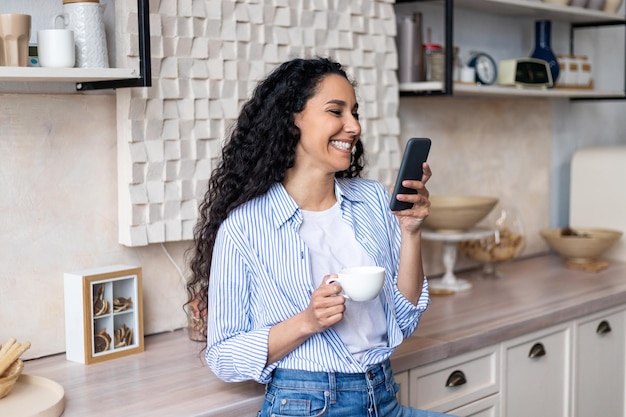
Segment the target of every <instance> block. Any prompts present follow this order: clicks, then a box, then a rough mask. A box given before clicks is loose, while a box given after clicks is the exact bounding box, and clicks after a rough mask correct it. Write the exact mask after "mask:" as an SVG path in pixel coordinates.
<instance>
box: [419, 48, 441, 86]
mask: <svg viewBox="0 0 626 417" xmlns="http://www.w3.org/2000/svg"><path fill="white" fill-rule="evenodd" d="M424 62H425V63H426V81H441V82H443V79H444V74H445V53H444V49H443V46H441V45H439V44H436V43H427V44H425V45H424Z"/></svg>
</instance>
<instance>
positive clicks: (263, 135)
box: [185, 58, 364, 338]
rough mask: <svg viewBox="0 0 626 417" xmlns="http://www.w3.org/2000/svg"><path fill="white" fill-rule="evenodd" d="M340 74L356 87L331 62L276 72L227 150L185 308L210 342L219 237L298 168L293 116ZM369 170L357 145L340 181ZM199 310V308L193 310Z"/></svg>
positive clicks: (206, 208)
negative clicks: (242, 209)
mask: <svg viewBox="0 0 626 417" xmlns="http://www.w3.org/2000/svg"><path fill="white" fill-rule="evenodd" d="M330 74H337V75H340V76H342V77H344V78H346V79H347V80H348V81H350V82H351V83H352V85H354V82H352V81H351V80H350V79H349V78H348V76H347V75H346V72H345V71H344V70H343V68H342V66H341V64H339V63H338V62H335V61H333V60H331V59H328V58H311V59H301V58H297V59H293V60H291V61H287V62H285V63H283V64H281V65H280V66H278V67H277V68H276V69H274V70H273V71H272V72H271V73H270V74H269V75H268V76H267V77H266V78H265V79H264V80H262V81H261V82H260V83H259V84H258V85H257V86H256V88H255V89H254V92H253V94H252V97H251V98H250V99H249V100H248V101H247V102H246V103H245V104H244V105H243V107H242V109H241V112H240V114H239V117H238V119H237V121H236V124H235V125H234V127H233V129H232V130H231V132H230V135H229V138H228V140H227V142H226V143H225V145H224V147H223V148H222V154H221V158H220V161H219V163H218V165H217V167H216V169H215V170H214V171H213V172H212V174H211V178H210V179H209V184H208V190H207V192H206V194H205V195H204V199H203V201H202V203H201V204H200V207H199V219H198V223H197V224H196V226H195V229H194V243H195V244H194V246H193V247H192V248H190V250H191V251H193V254H192V258H191V262H190V268H191V273H192V275H191V277H190V279H189V280H188V281H187V288H186V289H187V293H188V297H189V298H188V301H187V302H186V303H185V306H186V307H190V306H191V307H193V309H194V310H195V311H196V312H199V314H198V317H195V318H194V319H195V320H196V323H195V324H196V326H194V328H195V329H196V330H198V331H200V332H202V335H203V336H204V338H206V320H207V315H206V309H207V298H208V284H209V271H210V267H211V259H212V257H213V245H214V243H215V238H216V235H217V231H218V229H219V227H220V225H221V223H222V222H223V221H224V219H226V217H227V216H228V214H229V213H230V212H231V211H232V210H234V209H235V208H237V207H238V206H240V205H242V204H243V203H245V202H246V201H248V200H251V199H253V198H255V197H258V196H260V195H262V194H264V193H265V192H267V191H268V190H269V188H270V187H271V186H272V185H273V184H275V183H276V182H281V181H282V180H283V179H284V177H285V172H286V171H287V170H288V169H289V168H291V167H293V166H294V162H295V153H296V144H297V143H298V141H299V140H300V130H299V129H298V127H296V125H295V122H294V115H295V114H296V113H299V112H301V111H303V110H304V108H305V106H306V104H307V102H308V100H309V99H310V98H311V97H313V96H314V95H315V93H316V91H317V87H318V85H319V84H320V82H321V81H322V80H323V79H324V78H325V77H326V76H328V75H330ZM363 166H364V152H363V144H362V143H361V141H357V143H356V146H355V150H354V152H353V154H352V157H351V161H350V167H349V168H348V169H347V170H345V171H341V172H337V173H336V174H335V176H336V177H337V178H354V177H359V176H360V174H361V171H362V170H363ZM193 304H196V305H193Z"/></svg>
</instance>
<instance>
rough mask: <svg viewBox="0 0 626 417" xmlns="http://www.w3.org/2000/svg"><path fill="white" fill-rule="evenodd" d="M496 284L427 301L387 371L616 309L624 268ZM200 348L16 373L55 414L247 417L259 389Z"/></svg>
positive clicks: (518, 276) (530, 262)
mask: <svg viewBox="0 0 626 417" xmlns="http://www.w3.org/2000/svg"><path fill="white" fill-rule="evenodd" d="M498 270H499V271H500V272H501V273H502V274H503V275H504V277H503V278H502V279H497V280H483V279H479V278H474V277H473V276H472V275H473V274H475V273H476V272H466V273H459V274H457V275H458V277H459V278H464V279H468V280H469V281H470V282H471V284H472V288H471V289H470V290H468V291H466V292H462V293H457V294H454V295H446V296H433V297H432V304H431V306H430V307H429V309H428V310H427V311H426V313H425V314H424V316H423V317H422V321H421V322H420V325H419V326H418V328H417V331H416V333H415V335H414V336H413V337H411V338H410V339H408V340H406V341H405V342H404V343H403V344H402V346H400V348H399V349H398V350H397V351H396V353H395V354H394V355H393V356H392V365H393V368H394V370H395V371H396V372H400V371H403V370H407V369H409V368H413V367H415V366H419V365H423V364H427V363H431V362H434V361H437V360H439V359H444V358H447V357H451V356H455V355H459V354H461V353H465V352H469V351H472V350H475V349H479V348H481V347H485V346H489V345H492V344H494V343H498V342H501V341H503V340H507V339H510V338H513V337H517V336H520V335H523V334H526V333H529V332H532V331H535V330H538V329H541V328H544V327H548V326H551V325H553V324H557V323H560V322H563V321H567V320H571V319H575V318H577V317H581V316H585V315H588V314H590V313H594V312H596V311H601V310H604V309H607V308H610V307H613V306H618V305H621V304H626V264H622V263H611V264H610V265H609V267H608V268H607V269H605V270H603V271H600V272H595V273H594V272H583V271H577V270H572V269H567V268H565V267H564V266H563V261H562V260H561V258H559V257H556V256H539V257H535V258H530V259H525V260H520V261H516V262H510V263H505V264H503V265H499V266H498ZM202 347H203V344H202V343H198V342H193V341H190V340H189V339H188V337H187V334H186V332H185V331H183V330H178V331H174V332H171V333H163V334H159V335H153V336H148V337H146V338H145V352H143V353H138V354H134V355H129V356H125V357H121V358H117V359H113V360H110V361H105V362H100V363H95V364H91V365H83V364H80V363H74V362H69V361H66V360H65V355H64V354H62V355H55V356H51V357H46V358H42V359H37V360H32V361H28V362H26V366H25V369H24V373H27V374H31V375H39V376H43V377H47V378H50V379H52V380H54V381H57V382H59V383H60V384H61V385H63V387H64V388H65V398H66V407H65V412H64V413H63V416H64V417H83V416H90V417H98V416H121V415H125V416H132V417H135V416H151V417H160V416H163V417H187V416H189V417H191V416H220V417H229V416H233V417H235V416H236V417H241V416H250V417H252V416H255V415H256V411H257V410H258V409H259V405H260V402H261V399H262V396H263V387H262V386H261V385H259V384H257V383H255V382H243V383H235V384H227V383H224V382H222V381H220V380H219V379H218V378H217V377H215V376H214V375H213V374H212V373H211V371H210V370H209V369H208V368H207V367H206V366H204V365H203V362H202V354H201V349H202Z"/></svg>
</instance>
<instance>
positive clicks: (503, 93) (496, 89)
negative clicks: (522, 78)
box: [399, 82, 626, 99]
mask: <svg viewBox="0 0 626 417" xmlns="http://www.w3.org/2000/svg"><path fill="white" fill-rule="evenodd" d="M399 90H400V95H402V96H416V95H417V96H419V95H421V94H422V93H423V94H426V93H431V92H436V93H438V94H443V91H444V89H443V83H441V82H423V83H400V85H399ZM452 91H453V95H454V96H482V97H544V98H615V99H622V98H624V97H626V94H625V93H624V91H620V90H615V91H613V90H610V91H606V90H602V91H600V90H592V89H576V88H572V89H568V88H546V89H540V88H517V87H503V86H494V85H488V86H485V85H470V84H461V83H454V87H453V90H452Z"/></svg>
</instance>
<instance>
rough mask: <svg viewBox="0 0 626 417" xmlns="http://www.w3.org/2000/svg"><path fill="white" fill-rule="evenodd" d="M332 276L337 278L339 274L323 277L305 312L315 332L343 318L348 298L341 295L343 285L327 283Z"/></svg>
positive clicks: (321, 330)
mask: <svg viewBox="0 0 626 417" xmlns="http://www.w3.org/2000/svg"><path fill="white" fill-rule="evenodd" d="M330 278H337V275H326V276H325V277H324V279H322V284H321V285H320V286H319V287H318V288H317V289H316V290H315V291H313V294H312V295H311V300H310V301H309V306H308V307H307V308H306V310H305V311H304V312H303V313H304V316H305V318H306V321H307V323H308V324H309V325H310V326H311V330H312V332H313V333H320V332H323V331H324V330H326V329H328V328H329V327H331V326H332V325H333V324H335V323H338V322H340V321H341V319H343V312H344V311H345V309H346V306H345V303H346V299H345V297H343V296H341V295H340V293H341V285H339V284H338V283H336V282H333V283H330V284H327V283H326V282H327V281H328V280H329V279H330Z"/></svg>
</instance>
